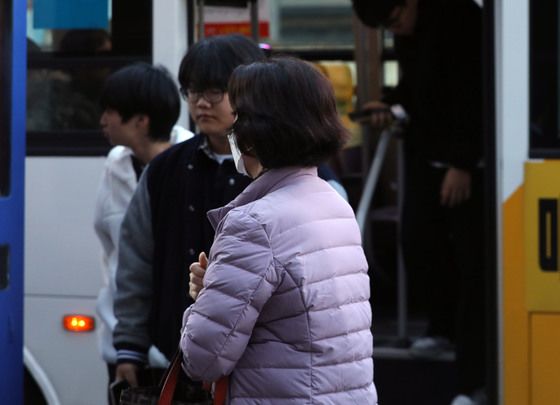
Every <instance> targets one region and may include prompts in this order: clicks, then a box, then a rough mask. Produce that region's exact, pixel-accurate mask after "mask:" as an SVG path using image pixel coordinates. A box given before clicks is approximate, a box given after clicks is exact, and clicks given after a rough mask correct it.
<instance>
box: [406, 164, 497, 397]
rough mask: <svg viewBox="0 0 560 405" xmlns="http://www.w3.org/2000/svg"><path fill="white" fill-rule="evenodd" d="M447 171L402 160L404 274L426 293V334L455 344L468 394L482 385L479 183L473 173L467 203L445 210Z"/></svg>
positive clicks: (461, 380) (479, 172)
mask: <svg viewBox="0 0 560 405" xmlns="http://www.w3.org/2000/svg"><path fill="white" fill-rule="evenodd" d="M446 171H447V169H446V168H436V167H433V166H431V165H430V164H429V163H428V162H426V161H421V160H419V159H416V158H415V157H413V156H411V155H410V154H407V155H406V158H405V194H404V204H403V212H402V225H401V227H402V229H401V237H402V246H403V255H404V260H405V266H406V268H407V272H408V273H409V274H410V278H411V280H417V281H419V285H418V286H416V287H418V288H422V289H423V292H424V294H422V296H423V301H424V303H425V310H426V314H427V317H428V330H427V332H426V334H427V335H429V336H444V337H448V338H450V339H451V340H453V341H454V342H455V346H456V365H457V372H458V379H459V390H460V392H463V393H469V392H470V391H472V390H473V389H475V388H478V387H481V386H483V385H484V381H485V361H484V355H485V338H486V336H485V312H484V308H485V287H484V285H485V268H484V267H485V266H484V265H485V262H484V256H483V252H484V229H485V228H484V218H483V217H484V210H483V203H484V198H483V193H482V191H483V179H482V170H475V171H474V173H473V174H472V183H471V197H470V198H469V199H468V200H467V201H465V202H463V203H461V204H459V205H458V206H455V207H453V208H448V207H443V206H442V205H441V203H440V189H441V184H442V181H443V178H444V176H445V174H446ZM416 287H415V286H414V285H411V288H416Z"/></svg>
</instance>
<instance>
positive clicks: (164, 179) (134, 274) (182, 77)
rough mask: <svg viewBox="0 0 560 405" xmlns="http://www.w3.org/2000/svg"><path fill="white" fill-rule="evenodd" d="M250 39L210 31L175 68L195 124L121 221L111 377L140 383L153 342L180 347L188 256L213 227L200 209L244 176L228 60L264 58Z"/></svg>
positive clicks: (231, 191)
mask: <svg viewBox="0 0 560 405" xmlns="http://www.w3.org/2000/svg"><path fill="white" fill-rule="evenodd" d="M263 59H264V55H263V53H262V51H261V50H260V49H259V47H258V46H257V45H256V44H254V43H253V42H252V41H251V40H249V39H247V38H245V37H242V36H239V35H230V36H220V37H211V38H207V39H204V40H201V41H200V42H197V43H196V44H194V45H193V46H192V47H191V48H190V49H189V51H188V53H187V54H186V55H185V57H184V58H183V61H182V62H181V66H180V68H179V82H180V84H181V86H182V88H181V92H182V93H183V95H184V96H185V98H186V100H187V102H188V106H189V112H190V115H191V117H192V119H193V121H194V123H195V124H196V126H197V128H198V134H197V135H196V136H195V137H194V138H192V139H190V140H189V141H187V142H184V143H182V144H180V145H177V146H175V147H173V148H171V149H169V150H168V151H166V152H165V153H163V154H161V155H160V156H158V157H157V158H156V159H154V161H152V163H151V164H150V166H149V167H148V168H147V170H146V171H145V173H144V174H143V175H142V178H141V179H140V183H139V185H138V188H137V190H136V192H135V194H134V196H133V198H132V201H131V203H130V206H129V208H128V210H127V213H126V216H125V219H124V221H123V225H122V230H121V239H120V245H119V249H120V256H119V265H118V270H117V295H116V299H115V315H116V317H117V320H118V323H117V325H116V328H115V331H114V344H115V348H116V349H117V370H116V379H117V380H121V379H126V380H127V381H128V382H129V383H130V384H131V385H137V384H138V375H139V372H140V371H141V370H142V369H144V368H145V366H146V363H147V352H148V349H149V347H150V346H151V345H155V346H156V347H157V348H158V349H159V350H160V351H161V352H162V353H163V354H164V355H165V357H167V359H170V358H171V357H172V355H173V353H174V352H175V351H176V350H177V349H178V347H179V346H178V345H179V335H180V328H181V319H182V314H183V311H184V310H185V308H186V307H187V306H188V305H190V304H191V303H192V300H191V299H190V298H189V297H188V295H187V294H186V293H185V291H186V290H187V288H188V284H189V278H188V277H189V274H188V273H189V272H188V266H189V265H190V264H191V263H192V262H195V261H197V258H198V253H199V252H201V251H206V252H207V251H208V249H209V247H210V245H211V243H212V240H213V236H214V232H213V230H212V227H211V225H210V223H209V221H208V219H207V218H206V212H207V211H208V210H210V209H212V208H216V207H219V206H222V205H224V204H225V203H227V202H229V201H231V200H232V199H233V198H234V197H235V196H237V195H238V194H239V193H240V192H241V191H242V190H243V189H244V188H245V187H246V186H247V185H248V184H249V181H250V178H249V177H246V176H243V175H241V174H239V173H237V170H236V169H235V165H234V163H233V161H232V158H231V155H230V149H229V143H228V140H227V136H226V134H227V132H228V131H229V129H230V128H231V126H232V124H233V119H234V114H233V111H232V108H231V106H230V104H229V99H228V95H227V93H226V88H227V82H228V80H229V76H230V74H231V72H232V71H233V69H235V67H237V66H238V65H240V64H244V63H251V62H253V61H257V60H263Z"/></svg>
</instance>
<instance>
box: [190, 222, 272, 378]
mask: <svg viewBox="0 0 560 405" xmlns="http://www.w3.org/2000/svg"><path fill="white" fill-rule="evenodd" d="M279 271H280V270H278V268H277V267H275V263H274V260H273V256H272V250H271V247H270V243H269V238H268V235H267V234H266V232H265V230H264V229H263V227H262V225H260V224H259V223H258V222H257V221H256V220H255V219H254V218H252V217H250V216H248V215H245V214H243V213H239V212H234V211H230V213H229V214H228V218H227V219H226V223H225V224H224V229H223V231H221V232H219V233H218V236H217V238H216V240H215V242H214V245H213V246H212V250H211V252H210V264H209V266H208V269H207V271H206V274H205V275H204V281H203V284H204V288H203V289H202V291H201V292H200V294H199V295H198V297H197V300H196V302H195V303H194V304H193V305H191V306H190V307H189V308H187V310H186V311H185V314H184V316H183V329H182V334H181V335H182V336H181V349H182V351H183V367H184V369H185V371H186V373H187V374H188V375H189V376H190V377H191V378H193V379H194V380H203V381H217V380H218V379H219V378H220V377H222V376H224V375H228V374H230V373H231V372H232V370H233V369H234V368H235V365H236V364H237V361H238V360H239V359H240V358H241V356H242V355H243V353H244V351H245V348H246V347H247V344H248V342H249V339H250V337H251V334H252V332H253V328H254V326H255V323H256V321H257V318H258V317H259V313H260V312H261V310H262V308H263V306H264V305H265V303H266V302H267V301H268V299H269V298H270V296H271V295H272V293H273V292H274V291H275V290H276V288H277V285H278V283H279V280H280V279H281V275H280V274H278V273H279Z"/></svg>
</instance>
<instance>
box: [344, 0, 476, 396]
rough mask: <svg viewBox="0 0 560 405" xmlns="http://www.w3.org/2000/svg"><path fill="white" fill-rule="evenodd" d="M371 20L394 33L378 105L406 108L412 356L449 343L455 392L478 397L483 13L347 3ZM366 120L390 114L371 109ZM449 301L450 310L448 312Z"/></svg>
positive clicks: (439, 6)
mask: <svg viewBox="0 0 560 405" xmlns="http://www.w3.org/2000/svg"><path fill="white" fill-rule="evenodd" d="M353 5H354V9H355V11H356V13H357V14H358V16H359V17H360V18H361V19H362V21H363V22H364V23H365V24H367V25H370V26H373V27H376V26H379V25H383V26H384V27H385V28H387V29H388V30H390V31H392V32H393V33H394V34H395V50H396V53H397V58H398V60H399V63H400V67H401V71H402V78H401V80H400V82H399V85H398V86H397V88H396V89H395V90H394V91H393V92H391V93H390V94H387V95H386V97H385V98H384V100H383V102H381V101H373V102H370V103H367V104H366V105H364V106H363V107H374V108H375V107H384V106H387V105H390V104H397V103H398V104H401V105H402V106H403V107H404V108H405V110H407V112H408V114H409V115H410V117H411V119H410V125H409V127H408V128H407V131H406V134H405V138H404V153H405V187H404V189H405V192H404V207H403V212H402V219H401V224H402V244H403V253H404V258H405V263H406V267H407V270H408V273H409V274H410V275H411V276H416V277H417V278H416V279H415V280H417V281H420V280H423V281H424V283H423V285H424V287H425V297H426V310H427V315H428V320H429V325H428V330H427V332H426V336H425V337H423V338H421V339H419V340H417V341H416V342H414V343H413V344H412V346H411V354H413V355H416V356H420V357H434V356H435V357H437V356H438V354H440V353H441V352H442V350H445V349H446V348H449V347H450V342H451V341H453V340H454V342H455V347H456V364H457V372H458V379H459V381H458V382H459V395H458V396H457V397H456V398H455V400H454V401H453V402H452V404H453V405H463V404H464V405H469V404H482V403H484V392H483V390H482V388H483V386H484V384H485V360H484V357H485V346H484V341H485V337H486V336H485V311H484V303H485V290H484V285H485V282H484V281H485V266H484V265H485V263H484V257H483V252H484V225H483V218H484V211H483V202H484V196H483V139H482V135H483V129H482V105H483V99H482V42H481V38H482V36H481V35H482V12H481V9H480V6H479V5H477V4H476V3H475V2H474V1H473V0H455V1H446V0H378V1H370V0H353ZM369 120H370V122H371V124H372V125H373V126H383V125H385V124H386V123H387V122H388V120H390V117H389V116H387V115H386V114H377V113H374V114H372V115H371V117H369ZM452 308H456V309H457V310H456V311H453V310H452Z"/></svg>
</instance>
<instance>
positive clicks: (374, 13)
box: [352, 0, 406, 28]
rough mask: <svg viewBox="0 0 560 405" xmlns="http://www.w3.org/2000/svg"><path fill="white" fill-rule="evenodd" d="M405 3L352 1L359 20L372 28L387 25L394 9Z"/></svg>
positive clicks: (376, 0)
mask: <svg viewBox="0 0 560 405" xmlns="http://www.w3.org/2000/svg"><path fill="white" fill-rule="evenodd" d="M405 3H406V0H352V6H353V7H354V12H355V13H356V15H357V16H358V18H359V19H360V20H361V21H362V22H363V23H364V24H365V25H367V26H369V27H372V28H377V27H379V26H380V25H384V24H386V23H387V21H388V20H389V17H390V15H391V12H392V11H393V9H394V8H395V7H397V6H402V5H404V4H405Z"/></svg>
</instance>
